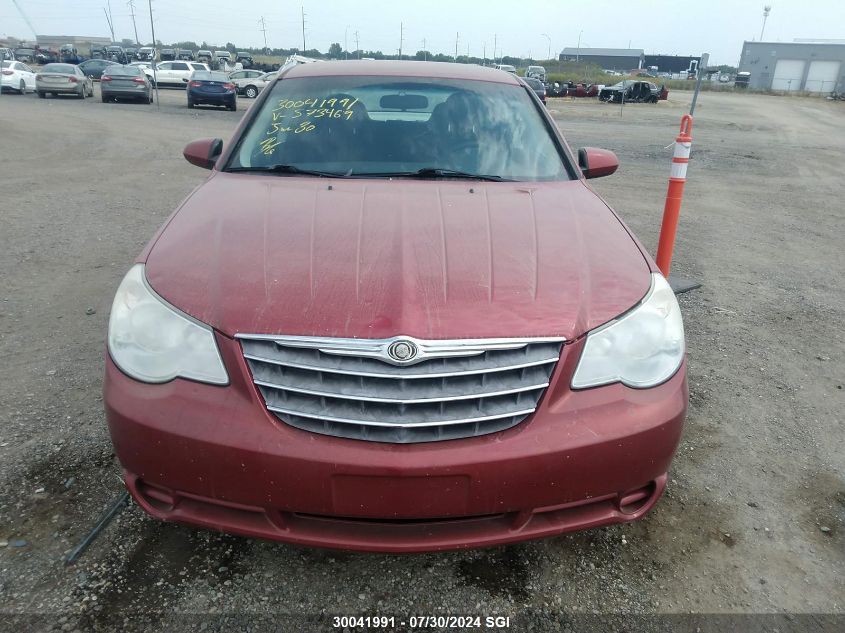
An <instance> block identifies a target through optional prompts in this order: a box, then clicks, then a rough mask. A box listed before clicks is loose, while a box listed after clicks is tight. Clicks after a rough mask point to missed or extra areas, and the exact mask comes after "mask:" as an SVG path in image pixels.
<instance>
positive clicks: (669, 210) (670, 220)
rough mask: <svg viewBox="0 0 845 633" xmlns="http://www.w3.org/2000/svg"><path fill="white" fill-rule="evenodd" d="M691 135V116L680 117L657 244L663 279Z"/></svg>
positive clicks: (681, 192)
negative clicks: (679, 128)
mask: <svg viewBox="0 0 845 633" xmlns="http://www.w3.org/2000/svg"><path fill="white" fill-rule="evenodd" d="M691 134H692V116H690V115H689V114H685V115H684V116H682V117H681V132H680V134H678V138H677V139H675V154H674V156H672V173H671V174H670V176H669V189H668V190H667V191H666V205H665V206H664V207H663V224H662V225H661V227H660V239H659V241H658V243H657V267H658V268H659V269H660V272H662V273H663V276H664V277H669V268H670V267H671V266H672V251H673V250H674V248H675V233H676V232H677V230H678V217H679V216H680V214H681V201H682V200H683V197H684V185H685V184H686V182H687V164H689V154H690V148H691V147H692V136H691Z"/></svg>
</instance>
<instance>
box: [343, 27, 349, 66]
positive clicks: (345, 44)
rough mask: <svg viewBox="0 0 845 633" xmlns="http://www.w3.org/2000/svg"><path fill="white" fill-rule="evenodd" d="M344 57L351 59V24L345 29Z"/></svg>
mask: <svg viewBox="0 0 845 633" xmlns="http://www.w3.org/2000/svg"><path fill="white" fill-rule="evenodd" d="M343 59H349V25H348V24H347V25H346V28H345V29H343Z"/></svg>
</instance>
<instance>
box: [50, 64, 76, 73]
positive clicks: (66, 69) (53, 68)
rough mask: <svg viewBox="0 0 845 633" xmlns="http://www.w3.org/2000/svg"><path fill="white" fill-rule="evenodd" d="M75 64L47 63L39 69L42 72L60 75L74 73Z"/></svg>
mask: <svg viewBox="0 0 845 633" xmlns="http://www.w3.org/2000/svg"><path fill="white" fill-rule="evenodd" d="M74 68H75V66H72V65H71V64H47V65H46V66H44V68H42V69H41V72H44V73H59V74H62V75H75V74H76V70H74Z"/></svg>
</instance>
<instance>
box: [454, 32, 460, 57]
mask: <svg viewBox="0 0 845 633" xmlns="http://www.w3.org/2000/svg"><path fill="white" fill-rule="evenodd" d="M460 39H461V34H460V33H455V61H456V62H457V61H458V40H460Z"/></svg>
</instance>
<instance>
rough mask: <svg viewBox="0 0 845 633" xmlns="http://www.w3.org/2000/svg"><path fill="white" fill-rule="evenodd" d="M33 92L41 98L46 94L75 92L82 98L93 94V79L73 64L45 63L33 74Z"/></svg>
mask: <svg viewBox="0 0 845 633" xmlns="http://www.w3.org/2000/svg"><path fill="white" fill-rule="evenodd" d="M35 92H37V93H38V96H39V97H41V98H42V99H44V98H45V97H46V96H47V95H48V94H51V95H53V96H55V95H60V94H75V95H76V96H77V97H79V98H80V99H84V98H85V97H93V96H94V80H93V79H91V77H88V76H86V75H85V73H83V72H82V70H80V68H79V66H76V65H75V64H47V65H46V66H44V67H43V68H42V69H41V70H40V71H39V73H38V74H37V75H35Z"/></svg>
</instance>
